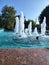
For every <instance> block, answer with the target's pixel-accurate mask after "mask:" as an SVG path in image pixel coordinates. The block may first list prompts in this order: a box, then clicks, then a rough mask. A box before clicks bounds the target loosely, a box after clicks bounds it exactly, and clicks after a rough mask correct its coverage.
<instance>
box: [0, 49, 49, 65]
mask: <svg viewBox="0 0 49 65" xmlns="http://www.w3.org/2000/svg"><path fill="white" fill-rule="evenodd" d="M0 65H49V49H0Z"/></svg>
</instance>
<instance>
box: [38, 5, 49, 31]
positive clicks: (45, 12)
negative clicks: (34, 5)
mask: <svg viewBox="0 0 49 65" xmlns="http://www.w3.org/2000/svg"><path fill="white" fill-rule="evenodd" d="M44 16H45V17H46V28H47V29H48V30H49V5H48V6H46V7H45V8H44V9H43V11H42V12H41V14H40V15H39V23H40V24H41V23H42V22H43V19H44Z"/></svg>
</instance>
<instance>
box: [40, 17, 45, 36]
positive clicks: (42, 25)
mask: <svg viewBox="0 0 49 65" xmlns="http://www.w3.org/2000/svg"><path fill="white" fill-rule="evenodd" d="M45 32H46V17H44V20H43V23H42V24H41V35H45Z"/></svg>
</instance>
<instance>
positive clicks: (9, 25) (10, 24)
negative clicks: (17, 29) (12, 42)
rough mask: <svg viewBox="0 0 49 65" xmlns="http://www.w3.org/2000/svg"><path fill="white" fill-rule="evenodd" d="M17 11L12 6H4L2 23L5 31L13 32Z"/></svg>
mask: <svg viewBox="0 0 49 65" xmlns="http://www.w3.org/2000/svg"><path fill="white" fill-rule="evenodd" d="M15 14H16V11H15V9H14V8H13V7H11V6H4V7H3V9H2V22H3V23H4V25H3V26H4V28H5V30H13V28H14V22H15V17H16V16H15Z"/></svg>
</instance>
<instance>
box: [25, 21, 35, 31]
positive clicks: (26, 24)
mask: <svg viewBox="0 0 49 65" xmlns="http://www.w3.org/2000/svg"><path fill="white" fill-rule="evenodd" d="M30 22H32V30H34V28H35V26H36V23H35V21H34V20H27V21H26V20H25V22H24V24H25V28H28V24H29V23H30Z"/></svg>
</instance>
